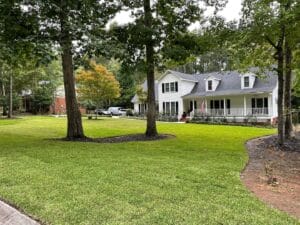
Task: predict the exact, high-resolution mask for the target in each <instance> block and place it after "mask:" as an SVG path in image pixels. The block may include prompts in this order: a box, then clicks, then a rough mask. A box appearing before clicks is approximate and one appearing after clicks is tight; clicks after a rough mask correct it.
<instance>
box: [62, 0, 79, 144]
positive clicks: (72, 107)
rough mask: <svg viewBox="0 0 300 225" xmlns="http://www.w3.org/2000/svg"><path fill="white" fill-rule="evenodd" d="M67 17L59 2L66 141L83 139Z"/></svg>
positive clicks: (63, 5)
mask: <svg viewBox="0 0 300 225" xmlns="http://www.w3.org/2000/svg"><path fill="white" fill-rule="evenodd" d="M67 20H68V16H67V10H66V7H65V1H64V0H61V13H60V23H61V37H60V45H61V48H62V54H61V58H62V67H63V77H64V88H65V101H66V110H67V120H68V127H67V139H69V140H73V139H77V138H84V137H85V136H84V132H83V127H82V120H81V113H80V110H79V106H78V103H77V99H76V90H75V78H74V71H73V58H72V41H71V37H70V33H69V29H68V21H67Z"/></svg>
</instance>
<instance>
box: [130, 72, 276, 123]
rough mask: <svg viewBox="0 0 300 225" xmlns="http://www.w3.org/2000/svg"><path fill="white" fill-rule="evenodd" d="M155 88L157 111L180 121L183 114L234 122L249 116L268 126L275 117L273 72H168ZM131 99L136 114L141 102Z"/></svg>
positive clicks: (157, 82)
mask: <svg viewBox="0 0 300 225" xmlns="http://www.w3.org/2000/svg"><path fill="white" fill-rule="evenodd" d="M253 70H254V69H253ZM253 70H252V71H253ZM143 85H144V86H145V83H144V84H143ZM156 85H157V86H158V88H157V89H156V90H157V92H156V95H157V103H158V111H159V113H162V114H165V115H170V116H178V118H180V117H181V115H182V114H183V112H186V113H187V114H188V115H189V116H190V117H195V116H205V117H219V118H226V119H228V120H230V119H231V120H233V121H237V122H239V121H244V120H245V119H247V118H250V117H252V118H255V119H256V120H257V121H258V122H271V123H273V122H275V120H276V118H277V88H278V85H277V76H276V75H275V74H274V73H273V72H267V73H266V74H265V75H264V76H263V77H258V76H256V75H255V73H253V72H249V73H245V74H241V73H238V72H237V71H229V72H213V73H204V74H184V73H180V72H176V71H171V70H168V71H167V72H166V73H165V74H164V75H163V76H162V77H161V78H160V79H158V80H157V81H156ZM144 89H145V90H146V88H145V87H144ZM133 100H134V101H133V103H134V105H135V106H134V109H135V112H137V113H138V112H140V111H139V107H140V106H139V104H141V103H140V102H139V101H138V97H137V96H135V97H134V98H133Z"/></svg>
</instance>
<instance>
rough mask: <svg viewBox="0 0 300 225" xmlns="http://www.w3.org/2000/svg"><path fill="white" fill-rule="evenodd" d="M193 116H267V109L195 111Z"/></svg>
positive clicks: (268, 113)
mask: <svg viewBox="0 0 300 225" xmlns="http://www.w3.org/2000/svg"><path fill="white" fill-rule="evenodd" d="M192 115H194V116H240V117H243V116H268V115H270V109H269V108H247V109H246V111H245V109H244V108H230V109H204V110H203V109H202V110H201V109H196V110H195V111H194V112H192Z"/></svg>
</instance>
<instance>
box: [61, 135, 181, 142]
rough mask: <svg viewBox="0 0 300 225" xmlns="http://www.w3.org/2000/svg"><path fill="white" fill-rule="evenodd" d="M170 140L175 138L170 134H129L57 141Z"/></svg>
mask: <svg viewBox="0 0 300 225" xmlns="http://www.w3.org/2000/svg"><path fill="white" fill-rule="evenodd" d="M170 138H175V136H174V135H171V134H159V135H157V136H153V137H148V136H146V135H145V134H129V135H122V136H113V137H105V138H80V139H73V140H69V139H66V138H63V139H58V140H63V141H77V142H94V143H122V142H132V141H158V140H163V139H170ZM56 140H57V139H56Z"/></svg>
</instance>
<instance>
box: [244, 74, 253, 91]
mask: <svg viewBox="0 0 300 225" xmlns="http://www.w3.org/2000/svg"><path fill="white" fill-rule="evenodd" d="M255 78H256V76H255V74H252V73H247V74H243V75H241V88H242V89H249V88H253V87H254V84H255Z"/></svg>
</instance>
